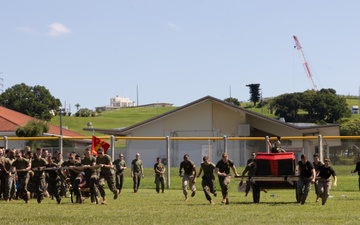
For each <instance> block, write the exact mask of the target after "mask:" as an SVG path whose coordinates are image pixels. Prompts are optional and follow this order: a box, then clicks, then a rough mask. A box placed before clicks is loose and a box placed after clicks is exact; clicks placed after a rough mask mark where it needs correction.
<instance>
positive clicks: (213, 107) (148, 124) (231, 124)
mask: <svg viewBox="0 0 360 225" xmlns="http://www.w3.org/2000/svg"><path fill="white" fill-rule="evenodd" d="M95 130H96V131H98V132H102V133H104V134H111V135H116V136H133V137H165V136H169V137H224V136H227V137H264V140H261V141H259V140H250V139H249V140H235V141H230V140H228V141H226V143H224V140H214V141H213V140H211V141H210V140H187V141H186V140H172V141H171V143H170V165H171V166H178V165H179V164H180V162H181V161H182V160H183V155H184V154H189V155H190V159H191V160H192V161H194V162H195V163H196V164H197V165H200V163H201V161H202V160H201V159H202V156H204V155H209V156H210V158H211V160H212V161H213V162H214V163H216V162H217V161H218V160H219V159H220V158H221V154H222V153H223V152H224V151H225V148H226V150H227V152H228V153H229V158H230V159H232V160H234V162H235V164H236V165H237V166H239V165H241V166H243V165H245V164H246V161H247V159H248V158H250V154H251V152H266V151H267V144H266V141H265V137H266V136H269V137H276V136H282V137H291V136H314V137H317V136H319V135H323V136H338V135H339V132H340V129H339V126H338V125H335V124H331V125H321V126H317V125H309V124H291V123H286V122H282V121H279V120H276V119H271V118H269V117H266V116H263V115H262V114H259V113H255V112H253V111H250V110H247V109H245V108H241V107H238V106H235V105H232V104H230V103H228V102H225V101H222V100H219V99H216V98H214V97H211V96H206V97H204V98H201V99H199V100H196V101H194V102H191V103H189V104H186V105H184V106H182V107H179V108H177V109H175V110H172V111H169V112H167V113H164V114H162V115H159V116H156V117H154V118H151V119H149V120H146V121H144V122H141V123H138V124H135V125H133V126H130V127H126V128H123V129H114V130H101V129H95ZM339 145H340V140H327V141H326V142H325V143H324V146H323V148H324V149H325V151H324V152H327V154H328V152H329V149H330V148H331V147H335V146H339ZM282 147H283V148H284V149H285V150H286V151H292V152H295V155H296V156H297V157H299V156H300V155H301V154H303V153H304V154H306V155H307V156H308V157H309V158H311V156H312V154H314V153H315V152H316V151H318V147H319V146H318V141H317V139H314V140H313V139H311V140H308V139H304V140H302V139H294V140H291V139H290V138H286V139H285V138H284V140H283V142H282ZM137 152H139V153H140V154H141V159H142V160H143V162H144V166H145V167H152V166H153V164H154V162H155V159H156V157H162V158H166V153H167V146H166V142H165V141H163V140H160V141H159V140H155V141H154V140H131V139H130V140H127V141H126V158H127V159H132V158H134V157H135V154H136V153H137Z"/></svg>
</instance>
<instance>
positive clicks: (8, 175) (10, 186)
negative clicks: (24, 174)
mask: <svg viewBox="0 0 360 225" xmlns="http://www.w3.org/2000/svg"><path fill="white" fill-rule="evenodd" d="M15 151H16V150H15V149H12V150H10V152H9V157H7V158H4V161H3V165H4V168H3V170H4V173H3V182H4V200H5V201H7V202H8V201H11V200H12V198H13V196H14V194H15V171H14V170H13V169H12V164H13V162H14V161H15Z"/></svg>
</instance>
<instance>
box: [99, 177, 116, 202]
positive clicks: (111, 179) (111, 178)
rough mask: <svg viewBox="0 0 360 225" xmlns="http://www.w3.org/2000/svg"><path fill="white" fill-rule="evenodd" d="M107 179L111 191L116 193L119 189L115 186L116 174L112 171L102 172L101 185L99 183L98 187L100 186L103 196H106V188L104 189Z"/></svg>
mask: <svg viewBox="0 0 360 225" xmlns="http://www.w3.org/2000/svg"><path fill="white" fill-rule="evenodd" d="M105 181H106V182H107V184H108V186H109V189H110V191H112V192H113V193H114V194H115V193H116V192H117V191H118V190H117V189H116V188H115V181H114V174H113V173H111V172H108V173H100V177H99V185H98V187H99V192H100V195H101V197H103V198H104V197H105V189H104V186H105Z"/></svg>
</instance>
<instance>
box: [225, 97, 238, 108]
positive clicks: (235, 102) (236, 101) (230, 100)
mask: <svg viewBox="0 0 360 225" xmlns="http://www.w3.org/2000/svg"><path fill="white" fill-rule="evenodd" d="M224 101H225V102H229V103H231V104H233V105H236V106H240V102H239V100H238V99H237V98H232V97H229V98H225V99H224Z"/></svg>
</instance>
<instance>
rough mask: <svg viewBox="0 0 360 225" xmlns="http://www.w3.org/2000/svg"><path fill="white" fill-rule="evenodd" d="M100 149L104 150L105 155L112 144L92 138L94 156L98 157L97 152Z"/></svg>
mask: <svg viewBox="0 0 360 225" xmlns="http://www.w3.org/2000/svg"><path fill="white" fill-rule="evenodd" d="M100 147H101V148H103V149H104V153H105V154H106V152H107V150H108V149H109V147H110V144H109V143H107V142H106V141H104V140H102V139H100V138H97V137H95V136H92V148H91V151H92V154H93V155H97V150H98V149H99V148H100Z"/></svg>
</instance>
